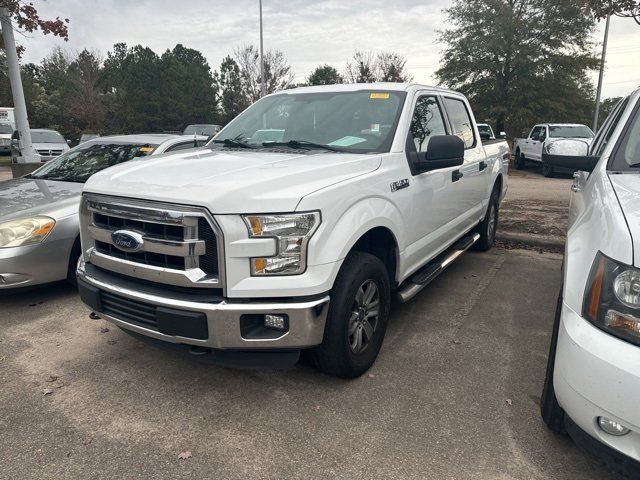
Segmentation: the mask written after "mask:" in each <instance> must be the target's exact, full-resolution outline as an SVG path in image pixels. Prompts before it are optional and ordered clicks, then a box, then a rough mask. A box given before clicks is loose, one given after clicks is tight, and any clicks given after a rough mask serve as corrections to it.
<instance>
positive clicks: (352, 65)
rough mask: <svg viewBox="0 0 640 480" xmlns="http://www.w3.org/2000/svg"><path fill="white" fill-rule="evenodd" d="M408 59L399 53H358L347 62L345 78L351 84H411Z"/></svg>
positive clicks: (411, 78)
mask: <svg viewBox="0 0 640 480" xmlns="http://www.w3.org/2000/svg"><path fill="white" fill-rule="evenodd" d="M406 65H407V59H406V58H405V57H404V56H403V55H401V54H399V53H397V52H378V53H377V54H376V55H374V54H373V53H372V52H364V51H356V52H355V53H354V54H353V57H352V58H351V59H350V60H349V61H347V65H346V68H345V72H346V73H345V76H346V79H347V82H349V83H371V82H401V83H402V82H410V81H411V80H413V77H412V76H411V75H409V74H408V73H407V71H406Z"/></svg>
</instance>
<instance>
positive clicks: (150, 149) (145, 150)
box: [140, 147, 153, 153]
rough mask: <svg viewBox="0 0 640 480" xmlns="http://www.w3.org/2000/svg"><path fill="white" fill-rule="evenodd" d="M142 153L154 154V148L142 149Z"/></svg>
mask: <svg viewBox="0 0 640 480" xmlns="http://www.w3.org/2000/svg"><path fill="white" fill-rule="evenodd" d="M140 151H141V152H143V153H148V152H153V147H140Z"/></svg>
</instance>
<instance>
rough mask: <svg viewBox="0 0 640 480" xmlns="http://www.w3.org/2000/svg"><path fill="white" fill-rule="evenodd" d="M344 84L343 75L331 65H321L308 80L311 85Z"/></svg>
mask: <svg viewBox="0 0 640 480" xmlns="http://www.w3.org/2000/svg"><path fill="white" fill-rule="evenodd" d="M342 82H343V79H342V75H340V74H339V73H338V70H336V68H335V67H332V66H331V65H320V66H318V67H316V69H315V70H314V71H313V72H311V75H309V78H308V79H307V83H308V84H309V85H334V84H336V83H342Z"/></svg>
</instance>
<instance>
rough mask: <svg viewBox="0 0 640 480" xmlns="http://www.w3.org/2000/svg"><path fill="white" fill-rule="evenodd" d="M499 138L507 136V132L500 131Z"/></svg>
mask: <svg viewBox="0 0 640 480" xmlns="http://www.w3.org/2000/svg"><path fill="white" fill-rule="evenodd" d="M498 138H507V132H500V133H499V134H498Z"/></svg>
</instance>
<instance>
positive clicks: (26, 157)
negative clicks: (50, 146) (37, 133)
mask: <svg viewBox="0 0 640 480" xmlns="http://www.w3.org/2000/svg"><path fill="white" fill-rule="evenodd" d="M0 23H1V24H2V38H3V40H4V50H5V53H6V55H7V68H8V70H9V83H10V84H11V93H12V94H13V107H14V113H15V116H16V128H17V130H18V132H19V133H20V140H19V143H20V156H19V157H18V163H31V162H40V155H38V153H37V152H36V151H35V149H34V148H33V144H32V143H31V131H30V130H29V119H28V118H27V104H26V103H25V101H24V91H23V90H22V79H21V78H20V64H19V63H18V54H17V52H16V41H15V39H14V38H13V26H12V25H11V14H10V13H9V10H8V9H7V8H6V7H0Z"/></svg>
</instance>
